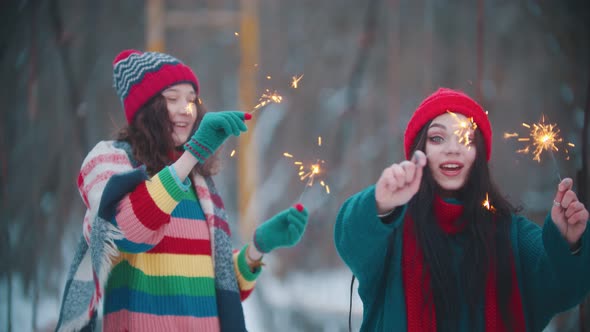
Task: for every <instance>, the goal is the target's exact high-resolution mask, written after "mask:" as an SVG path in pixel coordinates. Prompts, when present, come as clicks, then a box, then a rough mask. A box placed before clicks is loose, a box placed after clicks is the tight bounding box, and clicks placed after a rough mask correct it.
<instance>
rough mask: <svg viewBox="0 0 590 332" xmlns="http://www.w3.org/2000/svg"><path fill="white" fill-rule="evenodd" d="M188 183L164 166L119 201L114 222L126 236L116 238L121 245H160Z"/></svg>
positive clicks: (131, 249)
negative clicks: (179, 180)
mask: <svg viewBox="0 0 590 332" xmlns="http://www.w3.org/2000/svg"><path fill="white" fill-rule="evenodd" d="M185 190H187V189H186V186H185V185H183V184H181V183H178V181H177V180H176V179H175V177H174V176H173V175H172V173H171V168H170V167H165V168H164V169H162V170H161V171H160V172H159V173H158V174H156V175H155V176H153V177H152V178H151V179H149V180H146V181H144V182H142V183H140V184H139V185H138V186H137V187H136V188H135V190H133V191H132V192H131V193H129V194H128V195H125V196H124V197H123V199H122V200H121V201H120V202H119V204H118V208H117V211H118V212H117V214H116V215H115V217H114V218H113V219H112V222H113V223H114V224H115V225H116V226H117V227H118V228H119V229H120V230H121V231H122V233H123V234H124V236H125V238H124V239H123V240H120V241H117V246H119V249H121V250H123V251H126V252H132V253H139V252H145V251H148V250H150V249H151V248H153V247H154V246H155V245H157V244H158V243H159V242H160V241H161V240H162V238H163V237H164V233H165V230H166V227H165V226H166V225H168V224H169V223H170V215H171V214H172V211H174V209H175V208H176V206H177V205H178V204H179V203H180V201H182V200H183V198H184V196H185V195H186V191H185Z"/></svg>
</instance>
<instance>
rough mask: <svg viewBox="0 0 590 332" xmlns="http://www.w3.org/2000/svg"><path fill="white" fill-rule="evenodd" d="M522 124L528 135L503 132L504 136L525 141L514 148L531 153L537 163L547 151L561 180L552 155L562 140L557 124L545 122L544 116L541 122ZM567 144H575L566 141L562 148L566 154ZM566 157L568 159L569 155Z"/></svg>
mask: <svg viewBox="0 0 590 332" xmlns="http://www.w3.org/2000/svg"><path fill="white" fill-rule="evenodd" d="M522 126H523V127H525V128H527V129H528V130H529V133H528V137H522V136H520V135H518V134H517V133H504V138H505V139H508V138H516V140H517V141H519V142H526V143H525V144H526V146H525V147H524V148H522V149H519V150H516V152H517V153H522V154H529V153H531V154H532V156H533V160H535V161H537V162H539V163H540V162H541V154H542V153H543V151H547V152H549V155H550V156H551V159H552V160H553V166H554V167H555V171H556V173H557V177H558V179H559V181H560V182H561V175H560V174H559V168H558V166H557V160H556V159H555V155H554V152H558V151H559V148H558V145H560V144H562V142H563V138H561V137H560V136H559V128H557V124H554V123H545V116H542V117H541V122H538V123H533V125H532V126H531V125H529V124H527V123H523V124H522ZM567 146H570V147H574V146H575V145H574V144H572V143H569V142H568V143H567V144H566V147H564V148H563V149H564V151H565V153H566V154H568V153H569V151H568V149H567ZM566 159H567V160H569V155H568V157H567V158H566Z"/></svg>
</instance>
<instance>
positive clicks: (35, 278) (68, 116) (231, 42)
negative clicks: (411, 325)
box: [0, 0, 590, 332]
mask: <svg viewBox="0 0 590 332" xmlns="http://www.w3.org/2000/svg"><path fill="white" fill-rule="evenodd" d="M156 2H157V1H156ZM150 3H154V1H143V0H125V1H118V0H104V1H94V0H28V1H27V0H20V1H16V0H13V1H4V2H2V5H0V6H1V7H0V8H2V10H1V11H0V18H1V19H0V22H1V23H0V25H1V26H2V29H1V30H0V31H1V33H2V35H1V36H2V37H1V39H0V77H1V78H2V80H0V85H2V88H1V89H0V102H1V104H0V105H2V107H1V108H0V204H1V207H0V331H18V332H20V331H52V330H53V328H54V326H55V324H56V321H57V315H58V310H59V305H60V298H61V294H62V291H63V287H64V283H65V274H66V271H67V268H68V266H69V263H70V260H71V258H72V256H73V252H72V251H73V248H74V245H75V241H76V239H77V238H78V235H79V232H80V231H81V224H82V216H83V210H82V207H83V204H82V201H81V199H80V198H79V195H78V192H77V188H76V178H77V174H78V170H79V167H80V165H81V162H82V159H83V157H84V156H85V154H86V153H87V152H88V151H89V150H90V149H91V148H92V147H93V146H94V145H95V144H96V143H97V142H98V141H100V140H103V139H109V138H113V137H114V135H115V134H116V132H117V130H118V129H119V128H121V126H122V125H123V124H124V123H125V120H124V116H123V112H122V107H121V104H120V102H119V100H118V99H117V96H116V93H115V91H114V89H113V87H112V65H111V61H112V60H113V58H114V57H115V55H116V54H117V53H118V52H120V51H121V50H123V49H128V48H136V49H142V50H145V49H147V48H148V47H149V46H148V44H150V42H149V40H148V38H147V36H148V31H150V29H152V28H153V24H151V23H150V22H151V21H149V20H148V18H147V15H146V10H147V6H148V4H150ZM163 6H164V10H165V11H166V12H167V13H169V14H170V15H169V16H168V23H167V24H168V25H169V27H168V28H167V29H166V31H165V32H164V34H163V40H164V43H163V44H162V45H159V47H161V48H162V49H164V50H165V51H166V52H169V53H171V54H173V55H175V56H177V57H178V58H180V59H182V60H183V61H185V62H186V63H187V64H189V65H190V66H191V67H192V68H193V69H194V71H195V72H196V74H197V75H198V77H199V80H200V82H201V85H202V91H201V98H202V100H203V102H204V103H205V105H206V106H207V107H208V108H209V109H210V110H212V111H218V110H230V109H240V108H242V109H243V108H247V107H251V106H252V105H254V104H255V103H256V97H257V96H259V95H260V94H261V93H262V92H263V91H264V89H266V88H269V89H273V90H277V91H278V92H279V93H280V94H281V95H282V96H283V102H282V103H281V104H273V105H270V106H269V107H267V108H265V109H264V110H262V111H260V112H258V113H256V116H255V120H256V125H255V126H254V128H250V131H249V135H251V139H252V140H253V141H254V144H255V146H256V147H257V150H258V151H257V158H256V159H255V160H256V163H255V167H252V168H249V169H247V174H248V177H252V179H255V185H254V186H252V187H251V188H248V190H249V191H250V192H255V194H254V195H255V196H254V197H255V199H254V200H253V201H251V203H250V205H249V206H248V210H249V211H250V213H253V215H255V216H256V218H255V220H256V221H255V222H254V223H252V222H250V223H249V222H248V220H246V218H244V217H243V211H239V202H240V199H241V198H240V196H239V190H238V189H237V188H238V187H239V184H240V183H241V181H244V178H243V177H240V176H238V174H239V172H238V171H239V163H238V161H237V159H236V158H232V157H230V152H231V151H232V150H234V149H236V150H238V151H239V150H240V147H239V145H238V141H237V140H235V139H231V140H229V141H228V143H227V144H226V147H225V148H224V149H225V150H224V152H223V156H224V157H223V163H224V168H223V170H222V173H221V174H220V175H219V176H217V177H216V182H217V184H218V187H219V190H220V192H221V195H222V197H223V198H224V202H225V205H226V208H227V211H228V214H229V219H230V223H231V227H232V232H233V234H234V240H235V247H236V248H238V247H239V246H241V245H242V244H244V243H245V242H247V241H248V240H249V237H250V236H251V230H252V229H253V227H255V226H256V223H260V222H262V221H264V220H265V219H266V218H268V217H270V216H272V215H273V214H274V213H276V212H278V211H280V210H282V209H285V208H287V207H288V206H290V205H292V204H294V203H295V202H297V201H298V200H299V197H300V196H301V193H302V191H303V188H304V184H303V183H302V182H301V181H299V179H298V177H297V176H296V170H295V169H294V168H293V166H292V164H291V160H288V159H286V158H285V157H284V156H283V153H284V152H290V153H291V154H293V155H295V156H296V157H297V158H299V159H301V160H305V161H315V159H316V158H322V159H324V160H326V167H325V171H326V172H325V173H324V174H323V178H324V179H325V181H326V183H328V184H329V185H330V189H331V193H330V194H329V195H328V194H326V193H325V192H324V191H322V188H321V187H320V186H318V185H316V186H314V187H311V188H310V189H308V190H307V191H306V192H305V194H304V196H303V197H302V203H304V204H305V206H306V207H307V208H308V209H309V210H310V212H311V214H310V224H309V227H308V229H307V232H306V234H305V237H304V238H303V240H302V242H301V243H300V244H299V245H298V246H297V247H294V248H290V249H281V250H278V251H276V252H273V253H272V254H271V255H269V256H268V257H266V258H265V261H266V263H267V267H266V268H265V271H264V273H263V274H262V275H261V277H260V279H259V283H258V286H257V289H256V291H255V292H254V293H253V294H252V296H251V297H250V298H249V299H248V300H247V301H246V302H245V303H244V307H245V313H246V317H247V325H248V327H249V330H250V331H261V332H264V331H268V332H271V331H286V332H290V331H347V330H348V310H349V291H350V290H349V289H350V278H351V274H350V271H349V270H348V269H347V268H346V266H345V265H344V264H343V263H342V261H341V260H340V258H339V257H338V254H337V253H336V250H335V248H334V241H333V227H334V221H335V218H336V213H337V212H338V209H339V207H340V205H341V204H342V203H343V202H344V200H345V199H346V198H347V197H349V196H350V195H352V194H354V193H355V192H358V191H359V190H362V189H363V188H366V187H367V186H369V185H371V184H373V183H374V182H375V181H376V180H377V178H378V177H379V175H380V173H381V171H382V170H383V168H385V167H386V166H388V165H389V164H390V163H392V162H396V161H400V160H401V158H402V155H403V153H402V150H403V149H402V145H401V141H402V137H403V129H404V127H405V124H406V123H407V120H408V119H409V117H410V115H411V114H412V112H413V110H414V109H415V107H416V106H417V105H418V103H419V102H420V101H421V100H422V99H423V98H424V97H425V96H426V95H428V94H430V93H431V92H432V91H434V90H435V89H436V88H438V87H440V86H446V87H451V88H456V89H461V90H464V91H465V92H467V93H468V94H470V95H472V96H474V97H475V98H476V99H477V100H479V101H480V102H481V104H482V105H483V106H484V108H485V109H486V110H487V111H488V112H489V116H490V119H491V121H492V124H493V128H494V132H495V134H494V139H493V143H494V146H493V157H492V161H491V166H492V169H493V173H494V175H495V178H496V180H497V183H498V185H499V186H500V187H501V188H502V190H503V192H504V193H505V194H506V195H507V196H509V197H510V199H511V201H512V202H514V203H515V204H517V205H521V206H522V207H523V208H524V210H523V214H524V215H526V216H527V217H528V218H530V219H532V220H535V221H537V222H542V221H543V220H544V216H545V214H546V213H547V211H548V209H549V208H550V204H551V199H552V196H553V193H554V191H555V187H556V185H557V179H556V178H557V177H556V176H555V167H554V166H553V164H552V163H551V161H550V159H547V158H543V160H542V161H541V162H540V163H537V162H536V161H533V160H532V158H531V157H530V156H528V155H521V154H516V153H515V150H517V149H518V148H521V147H522V146H519V145H518V144H517V143H516V142H514V141H506V140H504V139H503V138H502V135H503V133H504V132H514V131H519V132H521V133H522V131H521V128H522V127H521V123H522V122H527V123H532V122H537V121H539V120H540V118H541V115H542V114H544V115H546V116H547V117H548V118H549V119H550V120H551V122H554V123H557V124H558V125H559V128H560V129H561V134H562V136H563V137H564V139H565V140H566V141H568V142H572V143H574V144H575V145H576V147H575V148H572V149H571V151H570V153H569V159H568V158H567V157H566V156H565V155H564V154H562V153H561V152H560V153H559V154H557V155H556V157H557V163H558V167H559V171H560V173H561V175H562V176H565V175H567V176H570V177H572V178H574V180H575V183H576V185H575V186H576V190H577V191H578V193H579V195H580V197H581V199H582V201H583V202H585V204H586V205H587V206H588V205H590V204H589V201H588V197H589V196H590V194H589V192H590V183H589V178H590V176H589V174H588V166H587V165H588V162H589V161H590V160H589V159H588V158H590V157H589V154H588V151H589V147H588V144H589V139H588V134H587V133H588V131H587V128H588V122H589V120H588V118H589V115H588V113H589V112H590V110H589V108H590V106H589V105H590V102H589V100H590V83H589V82H590V10H589V7H590V6H589V5H588V4H587V1H583V0H568V1H544V0H522V1H498V0H478V1H447V0H413V1H398V0H367V1H353V0H325V1H309V0H303V1H279V0H198V1H195V0H165V1H163ZM249 6H251V7H249ZM245 8H253V10H252V11H250V12H248V13H249V15H250V17H251V18H252V19H253V21H252V22H254V25H255V27H256V28H257V30H256V29H255V30H256V31H257V34H256V35H255V36H254V37H252V36H248V35H247V34H245V33H243V32H244V31H243V30H241V29H242V27H241V25H240V18H241V17H243V15H246V12H247V11H246V10H245ZM179 13H180V14H182V13H185V14H190V13H192V14H194V15H193V16H191V17H190V18H187V16H183V15H179ZM172 14H174V15H172ZM236 32H238V35H236ZM152 46H153V45H152ZM247 50H254V52H253V53H250V54H251V56H252V57H248V56H247V54H246V53H245V51H247ZM253 59H254V60H253ZM247 61H255V63H246V62H247ZM245 73H246V74H251V75H252V77H253V78H252V79H251V80H249V81H244V77H245V76H247V75H245ZM301 74H303V75H304V76H303V78H302V80H301V81H300V86H299V88H297V89H293V88H290V87H289V84H290V82H291V78H292V77H293V76H296V75H301ZM252 90H253V91H255V95H254V96H251V97H252V98H251V99H249V101H245V100H244V97H243V96H244V95H245V91H252ZM244 105H246V106H244ZM584 128H586V136H583V135H584V134H583V130H584ZM318 136H322V139H323V144H322V146H321V147H318V146H317V137H318ZM584 151H586V152H584ZM584 153H585V154H584ZM584 155H585V156H586V160H584V159H583V158H584ZM356 286H358V284H355V287H356ZM352 312H353V317H352V322H353V330H358V326H359V324H360V322H361V317H362V304H361V302H360V299H359V298H358V296H357V295H356V290H355V292H354V297H353V309H352ZM589 317H590V316H589V314H588V305H585V306H584V307H583V309H582V310H581V312H580V311H579V309H578V308H577V307H576V308H574V309H573V310H572V311H571V312H568V313H565V314H563V315H560V316H559V317H558V318H556V319H555V320H554V321H553V322H552V325H551V326H550V327H549V328H548V329H547V330H548V331H582V330H583V329H582V327H583V326H586V331H590V330H589V328H590V318H589Z"/></svg>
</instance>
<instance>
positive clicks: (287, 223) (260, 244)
mask: <svg viewBox="0 0 590 332" xmlns="http://www.w3.org/2000/svg"><path fill="white" fill-rule="evenodd" d="M307 217H308V212H307V209H306V208H304V207H303V205H301V204H297V205H295V206H294V207H291V208H289V209H287V210H284V211H282V212H279V213H278V214H276V215H275V216H274V217H272V218H270V219H269V220H267V221H266V222H264V223H263V224H262V225H260V226H258V228H256V231H255V232H254V245H255V246H256V249H257V250H258V251H260V252H262V253H269V252H270V251H272V250H273V249H276V248H279V247H292V246H294V245H296V244H297V242H299V240H301V237H302V236H303V233H304V232H305V227H306V226H307Z"/></svg>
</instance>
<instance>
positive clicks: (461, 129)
mask: <svg viewBox="0 0 590 332" xmlns="http://www.w3.org/2000/svg"><path fill="white" fill-rule="evenodd" d="M447 113H449V114H450V115H452V116H453V118H455V121H456V122H457V127H458V129H457V130H455V131H454V132H453V133H454V134H455V135H457V136H458V137H459V143H463V144H464V145H465V146H466V147H467V148H471V141H472V136H473V132H474V131H475V130H476V129H477V123H475V121H473V117H469V118H467V119H466V120H461V119H460V118H459V116H457V114H455V113H453V112H451V111H447Z"/></svg>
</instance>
